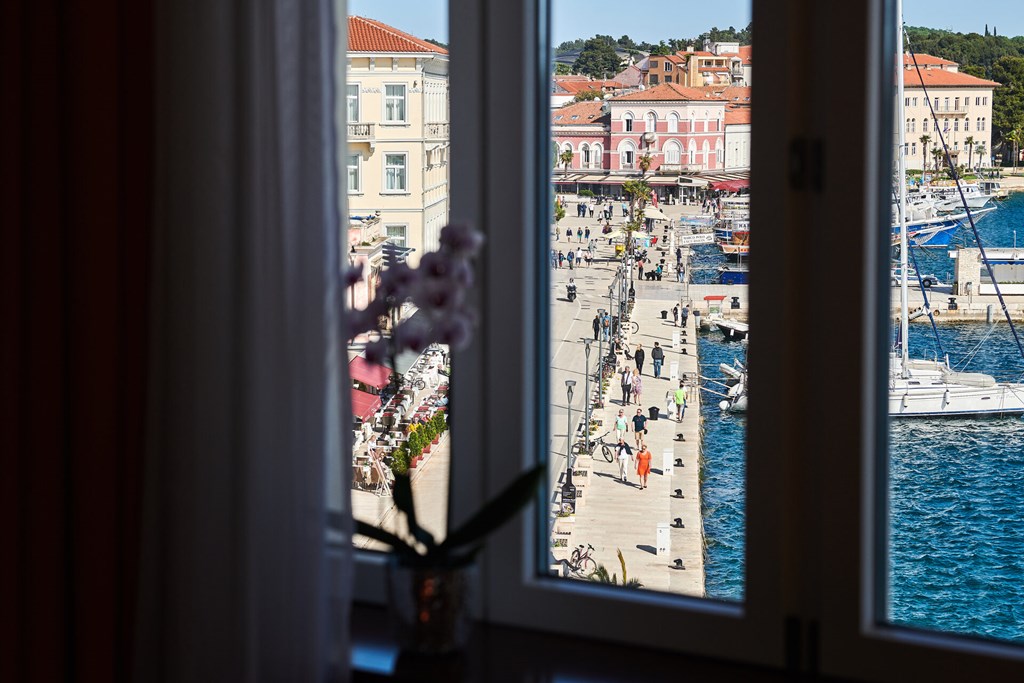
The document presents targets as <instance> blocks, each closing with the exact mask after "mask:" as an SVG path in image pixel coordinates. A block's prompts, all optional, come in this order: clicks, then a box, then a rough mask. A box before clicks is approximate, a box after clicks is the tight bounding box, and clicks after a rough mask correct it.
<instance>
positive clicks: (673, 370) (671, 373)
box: [668, 360, 679, 380]
mask: <svg viewBox="0 0 1024 683" xmlns="http://www.w3.org/2000/svg"><path fill="white" fill-rule="evenodd" d="M668 378H669V379H672V380H675V379H679V361H675V360H674V361H672V362H671V363H670V364H669V366H668Z"/></svg>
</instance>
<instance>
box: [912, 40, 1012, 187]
mask: <svg viewBox="0 0 1024 683" xmlns="http://www.w3.org/2000/svg"><path fill="white" fill-rule="evenodd" d="M915 59H916V61H917V67H915V64H914V60H915ZM903 66H904V71H903V80H904V96H903V104H904V109H905V112H904V116H905V121H904V124H903V125H904V131H905V134H906V143H907V167H908V168H921V166H922V164H923V163H925V162H926V161H927V165H928V167H929V168H930V167H933V166H934V159H933V158H932V153H931V150H932V149H935V148H941V144H940V142H939V135H938V134H937V131H936V126H939V127H940V131H941V133H942V138H943V139H944V140H945V141H946V145H947V147H949V153H950V156H951V157H952V158H953V161H954V162H955V163H958V164H965V165H967V164H969V165H970V166H971V167H975V168H977V167H979V166H991V165H992V91H993V90H994V89H995V88H998V87H999V83H996V82H995V81H989V80H985V79H984V78H977V77H975V76H971V75H969V74H965V73H961V72H960V67H959V65H958V64H957V63H956V62H951V61H949V60H948V59H940V58H938V57H933V56H932V55H915V56H914V57H911V56H910V55H909V54H908V55H904V56H903ZM918 69H920V72H919V70H918ZM925 89H927V91H928V97H930V98H931V105H932V106H931V107H929V106H928V104H929V103H928V100H927V99H926V98H925ZM933 109H934V119H937V123H936V121H935V120H933V113H932V110H933ZM924 136H928V138H929V140H928V141H927V144H925V143H922V142H921V138H922V137H924ZM968 138H971V139H972V140H973V144H968V142H967V140H968ZM925 147H927V149H926V148H925Z"/></svg>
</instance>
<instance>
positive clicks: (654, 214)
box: [644, 206, 668, 221]
mask: <svg viewBox="0 0 1024 683" xmlns="http://www.w3.org/2000/svg"><path fill="white" fill-rule="evenodd" d="M644 218H653V219H654V220H656V221H667V220H668V216H666V215H665V213H664V212H663V211H662V210H661V209H656V208H654V207H653V206H649V207H647V208H646V209H644Z"/></svg>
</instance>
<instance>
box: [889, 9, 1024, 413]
mask: <svg viewBox="0 0 1024 683" xmlns="http://www.w3.org/2000/svg"><path fill="white" fill-rule="evenodd" d="M901 5H902V3H900V4H899V5H898V6H897V14H896V16H897V18H898V21H899V22H900V25H899V33H898V35H899V36H900V40H899V45H900V48H899V49H900V51H902V44H903V12H902V6H901ZM901 57H902V55H901V54H897V59H896V64H897V67H896V68H897V79H896V87H897V93H896V107H897V115H898V116H897V122H902V121H904V119H905V117H904V109H903V102H904V101H903V60H902V59H901ZM896 128H897V130H899V131H900V135H899V144H898V145H897V150H896V158H897V165H898V175H897V178H896V182H897V185H898V187H899V225H900V272H901V273H902V277H901V279H900V330H899V338H898V341H897V344H896V346H895V347H894V349H893V351H892V353H891V354H890V357H889V416H890V417H940V416H946V417H965V416H999V415H1024V384H1013V383H1008V382H997V381H996V380H995V378H993V377H992V376H991V375H986V374H982V373H975V372H956V371H954V370H953V369H952V368H951V367H950V365H949V358H948V357H946V358H945V359H943V360H919V359H911V358H910V357H909V350H908V348H907V346H908V345H907V339H908V337H907V335H908V332H909V323H910V314H909V303H908V296H907V295H908V282H907V277H908V271H909V268H908V265H909V264H908V263H907V247H908V236H907V223H908V220H907V187H906V156H905V151H906V145H905V141H904V135H903V130H904V127H903V125H901V123H900V124H898V125H897V126H896ZM940 139H941V138H940ZM943 144H944V143H943ZM956 182H957V183H959V182H960V181H959V179H957V180H956ZM927 305H928V304H927V298H926V299H925V308H926V309H927Z"/></svg>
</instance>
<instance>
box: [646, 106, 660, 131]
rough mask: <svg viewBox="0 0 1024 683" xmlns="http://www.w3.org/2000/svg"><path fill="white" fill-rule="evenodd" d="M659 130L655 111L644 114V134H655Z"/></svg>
mask: <svg viewBox="0 0 1024 683" xmlns="http://www.w3.org/2000/svg"><path fill="white" fill-rule="evenodd" d="M657 130H658V115H657V114H655V113H654V112H653V111H649V112H647V113H646V114H644V132H646V133H654V132H655V131H657Z"/></svg>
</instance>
